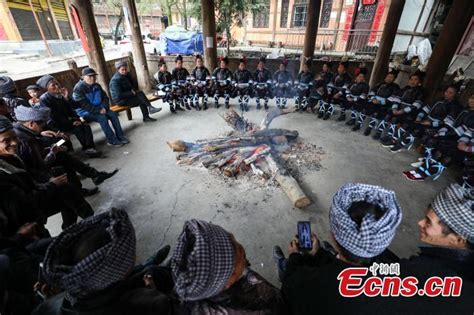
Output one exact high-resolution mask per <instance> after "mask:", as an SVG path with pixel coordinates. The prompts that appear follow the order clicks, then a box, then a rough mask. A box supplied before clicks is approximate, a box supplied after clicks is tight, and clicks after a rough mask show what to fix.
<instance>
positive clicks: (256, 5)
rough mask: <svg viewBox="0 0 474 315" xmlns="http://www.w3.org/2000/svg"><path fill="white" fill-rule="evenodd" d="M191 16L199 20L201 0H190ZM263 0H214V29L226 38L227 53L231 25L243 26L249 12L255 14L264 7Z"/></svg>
mask: <svg viewBox="0 0 474 315" xmlns="http://www.w3.org/2000/svg"><path fill="white" fill-rule="evenodd" d="M190 2H191V4H192V9H191V11H190V12H191V16H193V17H195V18H196V19H198V20H201V1H200V0H191V1H190ZM265 2H266V1H265V0H216V1H214V8H215V10H216V29H217V30H216V31H217V32H222V33H225V35H226V38H227V54H229V51H230V42H231V40H232V34H231V29H232V27H233V26H238V27H241V26H243V24H244V22H245V20H246V18H247V15H248V14H249V13H252V14H256V13H258V11H259V10H262V9H264V8H266V7H267V6H266V4H265Z"/></svg>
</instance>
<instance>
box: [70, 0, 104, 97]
mask: <svg viewBox="0 0 474 315" xmlns="http://www.w3.org/2000/svg"><path fill="white" fill-rule="evenodd" d="M71 5H72V6H74V8H75V9H76V11H77V15H78V16H79V19H80V21H81V26H82V29H83V30H84V35H85V37H86V40H87V46H88V47H86V48H85V51H86V55H87V59H88V60H89V67H91V68H93V69H94V70H95V71H96V72H97V73H98V74H99V76H98V78H97V81H98V83H99V84H100V85H101V86H102V88H103V89H104V91H106V92H107V94H109V95H110V93H109V81H110V75H109V71H108V68H107V63H106V61H105V57H104V51H103V50H102V43H101V42H100V37H99V31H98V30H97V24H96V22H95V17H94V9H93V7H92V3H91V1H90V0H71Z"/></svg>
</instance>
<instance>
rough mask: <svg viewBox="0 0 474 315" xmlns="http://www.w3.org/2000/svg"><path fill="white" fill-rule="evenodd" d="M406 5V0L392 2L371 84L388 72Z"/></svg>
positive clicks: (371, 76) (381, 78) (378, 80)
mask: <svg viewBox="0 0 474 315" xmlns="http://www.w3.org/2000/svg"><path fill="white" fill-rule="evenodd" d="M404 6H405V0H392V1H391V2H390V7H389V8H388V14H387V17H390V18H387V21H386V22H385V26H384V28H383V32H382V38H381V39H380V46H379V49H378V50H377V55H376V57H375V61H374V68H373V69H372V74H371V75H370V86H374V85H375V84H377V83H378V82H380V81H382V80H383V78H384V77H385V74H386V73H387V69H388V65H389V62H390V54H391V52H392V47H393V42H394V41H395V36H396V35H397V29H398V24H399V23H400V18H401V17H402V12H403V7H404Z"/></svg>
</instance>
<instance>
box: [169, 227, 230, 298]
mask: <svg viewBox="0 0 474 315" xmlns="http://www.w3.org/2000/svg"><path fill="white" fill-rule="evenodd" d="M234 260H235V253H234V246H233V243H232V238H231V235H230V234H229V233H228V232H227V231H226V230H224V229H223V228H222V227H220V226H218V225H214V224H211V223H207V222H205V221H200V220H195V219H193V220H190V221H186V222H185V223H184V227H183V231H182V232H181V235H180V236H179V238H178V242H177V245H176V249H175V251H174V253H173V257H172V259H171V269H172V272H173V279H174V282H175V290H176V293H177V294H178V295H179V297H180V298H181V299H183V300H184V301H198V300H202V299H206V298H210V297H212V296H215V295H217V294H219V293H220V292H222V291H223V290H224V287H225V285H226V283H227V281H228V280H229V278H230V277H231V275H232V272H233V271H234Z"/></svg>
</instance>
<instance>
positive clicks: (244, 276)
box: [171, 219, 286, 315]
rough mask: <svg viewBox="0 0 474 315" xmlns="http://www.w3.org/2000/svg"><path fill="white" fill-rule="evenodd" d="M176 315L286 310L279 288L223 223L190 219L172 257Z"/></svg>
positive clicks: (260, 312)
mask: <svg viewBox="0 0 474 315" xmlns="http://www.w3.org/2000/svg"><path fill="white" fill-rule="evenodd" d="M171 269H172V272H173V279H174V280H175V292H176V295H177V296H178V299H179V303H176V313H177V314H181V313H183V314H249V315H251V314H268V315H270V314H286V310H285V304H284V301H283V299H282V296H281V293H280V290H278V289H277V288H275V287H274V286H272V285H271V284H270V283H268V282H267V281H266V280H265V279H263V278H262V277H261V276H260V275H259V274H257V273H256V272H255V271H253V270H251V269H250V268H249V263H248V262H247V259H246V257H245V250H244V248H243V247H242V245H240V244H239V243H238V242H237V241H236V240H235V238H234V236H233V235H232V234H230V233H229V232H227V231H226V230H224V229H223V228H221V227H220V226H217V225H214V224H211V223H207V222H205V221H200V220H194V219H193V220H189V221H186V222H185V224H184V227H183V231H182V233H181V235H180V236H179V238H178V243H177V245H176V249H175V251H174V253H173V256H172V259H171Z"/></svg>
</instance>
